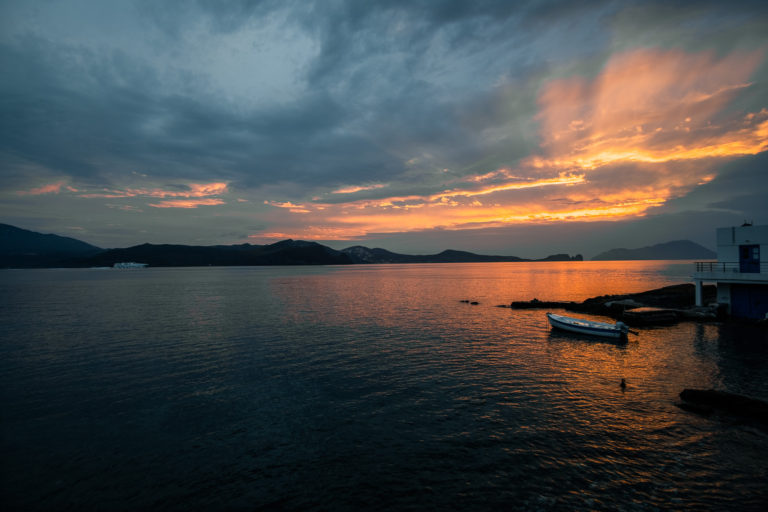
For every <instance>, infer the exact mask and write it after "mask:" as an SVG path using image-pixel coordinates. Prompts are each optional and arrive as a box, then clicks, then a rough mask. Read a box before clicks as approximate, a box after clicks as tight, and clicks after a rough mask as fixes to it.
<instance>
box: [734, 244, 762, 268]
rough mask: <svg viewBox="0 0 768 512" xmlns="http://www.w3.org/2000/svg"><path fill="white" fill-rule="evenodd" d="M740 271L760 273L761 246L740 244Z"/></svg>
mask: <svg viewBox="0 0 768 512" xmlns="http://www.w3.org/2000/svg"><path fill="white" fill-rule="evenodd" d="M739 272H746V273H760V246H759V245H740V246H739Z"/></svg>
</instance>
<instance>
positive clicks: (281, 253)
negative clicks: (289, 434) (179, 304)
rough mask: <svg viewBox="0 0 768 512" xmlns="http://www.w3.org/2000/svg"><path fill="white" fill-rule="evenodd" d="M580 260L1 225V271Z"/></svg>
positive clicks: (576, 258) (564, 256) (563, 256)
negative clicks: (149, 239) (133, 237)
mask: <svg viewBox="0 0 768 512" xmlns="http://www.w3.org/2000/svg"><path fill="white" fill-rule="evenodd" d="M583 259H584V258H583V257H582V256H581V255H580V254H577V255H575V256H569V255H568V254H553V255H551V256H547V257H546V258H542V259H525V258H518V257H517V256H486V255H482V254H474V253H471V252H466V251H455V250H445V251H443V252H441V253H438V254H428V255H410V254H398V253H394V252H390V251H387V250H386V249H369V248H367V247H363V246H354V247H348V248H346V249H343V250H341V251H338V250H336V249H332V248H330V247H327V246H325V245H321V244H319V243H317V242H307V241H303V240H283V241H280V242H277V243H274V244H269V245H252V244H240V245H209V246H196V245H169V244H159V245H158V244H142V245H137V246H134V247H128V248H124V249H101V248H99V247H95V246H93V245H90V244H87V243H85V242H81V241H79V240H75V239H74V238H68V237H62V236H58V235H52V234H47V235H44V234H41V233H36V232H34V231H28V230H26V229H21V228H18V227H15V226H11V225H8V224H0V268H46V267H111V266H113V265H114V264H115V263H121V262H129V261H130V262H139V263H146V264H148V265H149V266H151V267H197V266H249V265H351V264H380V263H480V262H520V261H582V260H583Z"/></svg>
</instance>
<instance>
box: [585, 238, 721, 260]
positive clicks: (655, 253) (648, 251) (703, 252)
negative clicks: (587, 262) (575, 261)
mask: <svg viewBox="0 0 768 512" xmlns="http://www.w3.org/2000/svg"><path fill="white" fill-rule="evenodd" d="M716 258H717V254H715V253H714V252H713V251H710V250H709V249H707V248H706V247H703V246H701V245H699V244H697V243H694V242H691V241H690V240H675V241H672V242H666V243H663V244H656V245H651V246H648V247H641V248H639V249H611V250H610V251H605V252H602V253H600V254H598V255H597V256H595V257H594V258H592V260H593V261H605V260H713V259H716Z"/></svg>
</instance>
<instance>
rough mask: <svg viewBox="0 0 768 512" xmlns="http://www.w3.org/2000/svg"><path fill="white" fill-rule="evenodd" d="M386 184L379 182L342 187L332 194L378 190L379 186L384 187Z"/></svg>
mask: <svg viewBox="0 0 768 512" xmlns="http://www.w3.org/2000/svg"><path fill="white" fill-rule="evenodd" d="M386 186H387V185H385V184H382V183H379V184H376V185H366V186H351V187H342V188H340V189H338V190H334V191H333V192H331V194H354V193H355V192H360V191H362V190H376V189H377V188H384V187H386Z"/></svg>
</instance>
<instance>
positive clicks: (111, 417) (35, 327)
mask: <svg viewBox="0 0 768 512" xmlns="http://www.w3.org/2000/svg"><path fill="white" fill-rule="evenodd" d="M692 271H693V265H692V263H691V262H664V261H634V262H632V261H630V262H592V261H584V262H536V263H479V264H474V263H463V264H405V265H351V266H296V267H287V266H286V267H199V268H146V269H138V270H133V269H125V270H116V269H41V270H0V433H1V438H0V443H1V444H0V486H1V487H0V508H2V510H9V511H12V510H19V511H36V510H56V511H61V510H64V511H67V510H73V511H75V510H76V511H89V510H105V511H136V510H169V511H175V510H244V511H245V510H292V511H294V510H295V511H305V510H306V511H353V510H354V511H357V510H418V511H422V510H437V511H451V510H461V511H474V510H697V511H706V510H712V511H715V510H716V511H723V510H766V506H768V462H767V461H768V428H766V426H765V425H761V424H755V423H753V422H751V421H749V420H747V419H744V418H738V417H732V416H727V415H721V414H713V415H710V416H703V415H700V414H696V413H693V412H690V411H686V410H684V409H682V408H680V407H678V404H679V402H680V398H679V393H680V392H681V391H682V390H683V389H685V388H703V389H709V388H715V389H719V390H724V391H728V392H733V393H739V394H744V395H747V396H751V397H754V398H758V399H763V400H768V338H767V337H766V334H765V330H761V329H759V328H756V327H755V326H750V325H743V324H731V323H715V322H713V323H694V322H682V323H678V324H676V325H672V326H664V327H645V328H638V331H639V334H638V335H637V336H631V337H630V340H629V341H628V342H627V343H625V344H617V343H613V342H610V341H606V340H601V339H593V338H588V337H583V336H578V335H570V334H566V333H561V332H557V331H553V330H552V329H551V328H550V326H549V325H548V323H547V319H546V317H545V312H546V311H545V310H513V309H509V308H501V307H497V306H500V305H508V304H509V303H510V302H511V301H515V300H530V299H533V298H537V299H539V300H552V301H555V300H576V301H580V300H583V299H586V298H589V297H593V296H598V295H605V294H617V293H631V292H639V291H645V290H649V289H653V288H657V287H661V286H666V285H671V284H678V283H685V282H690V275H691V273H692ZM467 300H468V301H470V302H477V304H471V303H467V302H462V301H467ZM560 312H562V311H560ZM581 316H582V317H584V318H591V319H598V320H599V319H602V320H605V321H610V320H608V319H603V318H600V317H593V316H589V315H581ZM621 379H624V380H625V382H626V388H625V389H622V387H620V385H619V384H620V382H621Z"/></svg>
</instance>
